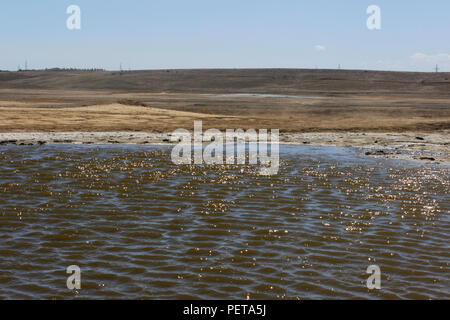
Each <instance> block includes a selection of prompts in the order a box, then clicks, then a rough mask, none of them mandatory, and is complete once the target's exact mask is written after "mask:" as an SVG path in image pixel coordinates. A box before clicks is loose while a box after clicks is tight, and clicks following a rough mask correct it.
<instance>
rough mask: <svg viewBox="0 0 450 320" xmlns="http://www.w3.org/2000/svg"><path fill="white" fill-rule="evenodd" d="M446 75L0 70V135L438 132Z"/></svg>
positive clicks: (447, 105)
mask: <svg viewBox="0 0 450 320" xmlns="http://www.w3.org/2000/svg"><path fill="white" fill-rule="evenodd" d="M449 79H450V74H448V73H408V72H375V71H346V70H291V69H261V70H256V69H253V70H159V71H131V72H123V73H120V72H106V71H93V72H88V71H23V72H0V132H61V131H64V132H70V131H77V132H80V131H90V132H100V131H103V132H105V131H116V132H117V131H121V132H124V131H134V132H136V131H141V132H170V131H173V130H174V129H176V128H187V129H189V128H191V127H192V126H193V121H194V120H196V119H201V120H203V123H204V127H205V128H207V127H214V128H218V129H225V128H278V129H280V130H281V132H293V133H295V132H443V131H445V130H448V129H450V80H449Z"/></svg>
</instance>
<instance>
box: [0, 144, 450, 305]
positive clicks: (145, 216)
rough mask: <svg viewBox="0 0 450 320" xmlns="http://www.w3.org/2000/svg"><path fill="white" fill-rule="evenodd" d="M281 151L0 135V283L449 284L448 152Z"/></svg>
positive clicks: (238, 293) (112, 293) (33, 288)
mask: <svg viewBox="0 0 450 320" xmlns="http://www.w3.org/2000/svg"><path fill="white" fill-rule="evenodd" d="M280 151H281V169H280V173H279V175H277V176H273V177H264V176H260V175H258V172H259V170H258V168H255V167H251V166H244V167H237V166H236V167H233V166H229V167H226V168H223V167H220V166H192V167H189V166H175V165H173V164H171V162H170V158H169V156H168V155H169V151H168V149H167V147H142V146H75V145H66V146H40V147H39V146H2V147H0V257H1V259H0V298H3V299H5V298H37V299H52V298H57V299H61V298H62V299H65V298H72V297H79V298H88V299H95V298H113V299H116V298H127V299H132V298H137V299H141V298H142V299H166V298H167V299H185V298H211V299H220V298H232V299H233V298H239V299H246V298H250V299H261V298H263V299H265V298H268V299H315V298H339V299H341V298H363V299H364V298H409V299H419V298H420V299H421V298H432V299H433V298H447V299H448V298H450V281H449V267H450V266H449V263H450V250H449V249H450V248H449V232H450V219H449V210H450V203H449V202H450V200H449V193H450V181H449V180H450V178H449V175H450V169H449V168H448V167H439V166H432V165H423V164H415V163H411V162H401V161H397V162H394V161H390V160H383V159H372V158H367V157H364V156H363V155H360V154H359V152H358V151H357V150H355V149H344V148H333V147H311V146H284V147H282V148H281V150H280ZM373 264H375V265H378V266H379V267H380V268H381V273H382V277H381V281H382V282H381V286H382V288H381V290H374V291H373V290H369V289H367V287H366V280H367V277H368V276H369V275H367V274H366V269H367V267H368V266H369V265H373ZM69 265H78V266H80V268H81V281H82V288H81V290H78V291H75V292H74V291H70V290H68V289H67V287H66V279H67V276H68V275H67V274H66V272H65V270H66V268H67V267H68V266H69Z"/></svg>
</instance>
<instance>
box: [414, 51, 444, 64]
mask: <svg viewBox="0 0 450 320" xmlns="http://www.w3.org/2000/svg"><path fill="white" fill-rule="evenodd" d="M411 59H412V60H413V61H416V62H429V63H439V62H442V63H446V62H450V54H448V53H437V54H425V53H421V52H418V53H415V54H413V55H412V56H411Z"/></svg>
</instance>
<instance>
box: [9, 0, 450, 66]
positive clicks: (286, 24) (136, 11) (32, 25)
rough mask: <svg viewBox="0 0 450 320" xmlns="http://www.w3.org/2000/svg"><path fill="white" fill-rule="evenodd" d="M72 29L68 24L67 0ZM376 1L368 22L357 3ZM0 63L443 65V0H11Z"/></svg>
mask: <svg viewBox="0 0 450 320" xmlns="http://www.w3.org/2000/svg"><path fill="white" fill-rule="evenodd" d="M72 4H75V5H78V6H79V7H80V8H81V30H68V29H67V27H66V20H67V18H68V17H69V15H68V14H67V13H66V9H67V7H68V6H69V5H72ZM369 5H378V6H379V7H380V8H381V18H382V25H381V26H382V29H381V30H372V31H371V30H368V29H367V27H366V20H367V18H368V15H367V14H366V9H367V7H368V6H369ZM0 30H1V31H0V32H1V33H0V37H1V38H0V53H1V54H0V69H3V70H5V69H7V70H17V67H18V65H21V66H23V65H24V62H25V60H28V65H29V67H30V68H45V67H79V68H92V67H97V68H105V69H110V70H117V69H118V68H119V66H120V63H122V65H123V68H124V69H166V68H316V67H317V68H337V66H338V65H339V64H340V65H341V66H342V68H343V69H374V70H406V71H432V70H433V69H434V66H435V65H436V64H437V63H438V64H439V66H440V68H441V70H442V71H448V72H450V41H449V39H450V36H449V35H450V1H448V0H430V1H415V0H409V1H407V0H395V1H393V0H371V1H365V0H345V1H335V0H328V1H325V0H315V1H310V0H309V1H303V0H296V1H290V0H273V1H272V0H270V1H269V0H240V1H235V0H226V1H218V0H189V1H188V0H128V1H125V0H107V1H106V0H105V1H103V0H71V1H66V0H40V1H29V0H14V1H2V3H1V4H0Z"/></svg>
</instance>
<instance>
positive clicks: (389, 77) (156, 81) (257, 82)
mask: <svg viewBox="0 0 450 320" xmlns="http://www.w3.org/2000/svg"><path fill="white" fill-rule="evenodd" d="M449 79H450V73H435V72H433V73H431V72H430V73H421V72H391V71H364V70H321V69H175V70H142V71H104V70H98V69H88V70H77V69H59V68H54V69H48V70H27V71H21V72H1V73H0V89H45V90H52V89H55V90H107V91H112V92H180V93H183V92H184V93H186V92H196V93H274V94H292V95H295V94H304V93H307V92H314V93H316V94H321V93H323V94H327V95H333V94H340V93H355V94H370V93H386V94H394V93H395V94H408V95H414V94H421V95H424V94H425V95H438V96H446V97H448V96H449V95H450V80H449Z"/></svg>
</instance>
